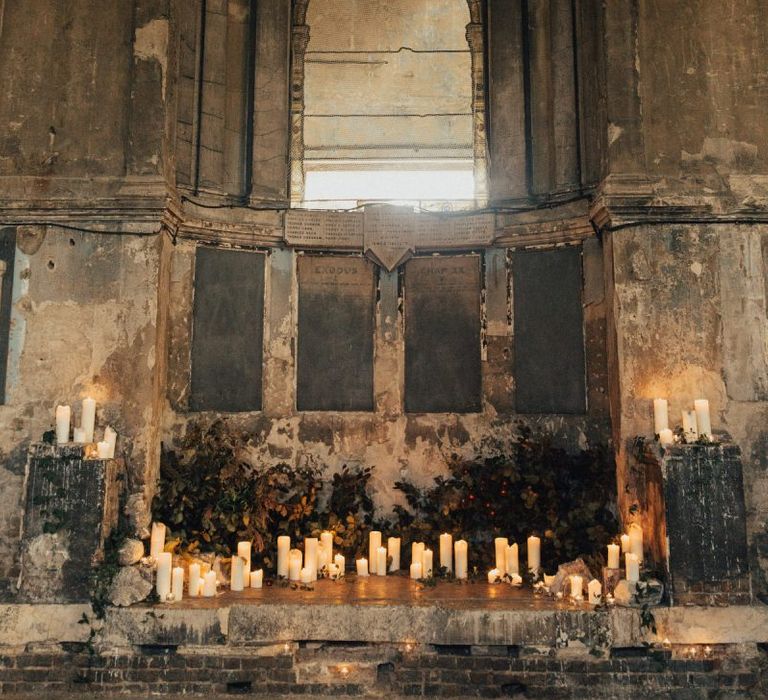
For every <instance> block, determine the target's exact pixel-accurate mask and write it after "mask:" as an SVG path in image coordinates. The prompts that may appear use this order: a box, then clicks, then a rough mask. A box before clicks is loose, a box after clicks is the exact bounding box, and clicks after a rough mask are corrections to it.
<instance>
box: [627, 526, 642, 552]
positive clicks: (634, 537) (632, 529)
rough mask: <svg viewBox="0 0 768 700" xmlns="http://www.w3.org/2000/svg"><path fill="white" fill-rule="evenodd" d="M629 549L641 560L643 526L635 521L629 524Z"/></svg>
mask: <svg viewBox="0 0 768 700" xmlns="http://www.w3.org/2000/svg"><path fill="white" fill-rule="evenodd" d="M629 551H630V552H632V554H635V555H636V556H637V559H638V561H643V528H642V527H641V526H640V525H638V524H637V523H632V524H631V525H630V526H629Z"/></svg>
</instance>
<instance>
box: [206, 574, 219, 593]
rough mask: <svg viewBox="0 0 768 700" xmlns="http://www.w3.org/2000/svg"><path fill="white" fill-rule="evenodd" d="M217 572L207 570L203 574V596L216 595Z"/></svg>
mask: <svg viewBox="0 0 768 700" xmlns="http://www.w3.org/2000/svg"><path fill="white" fill-rule="evenodd" d="M216 583H217V582H216V572H215V571H206V573H205V575H204V576H203V597H204V598H213V596H215V595H216Z"/></svg>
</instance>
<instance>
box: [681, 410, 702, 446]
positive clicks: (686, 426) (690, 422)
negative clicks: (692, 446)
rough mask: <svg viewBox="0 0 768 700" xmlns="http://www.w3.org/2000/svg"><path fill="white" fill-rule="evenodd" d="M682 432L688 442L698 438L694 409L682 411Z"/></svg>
mask: <svg viewBox="0 0 768 700" xmlns="http://www.w3.org/2000/svg"><path fill="white" fill-rule="evenodd" d="M683 434H684V435H685V439H686V440H687V441H688V442H695V441H696V440H698V438H699V428H698V423H697V422H696V411H683Z"/></svg>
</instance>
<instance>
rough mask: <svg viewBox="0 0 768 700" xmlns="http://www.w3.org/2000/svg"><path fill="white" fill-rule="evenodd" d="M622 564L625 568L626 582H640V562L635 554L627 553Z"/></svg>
mask: <svg viewBox="0 0 768 700" xmlns="http://www.w3.org/2000/svg"><path fill="white" fill-rule="evenodd" d="M624 563H625V567H626V576H627V581H629V582H630V583H637V582H638V581H639V580H640V560H639V559H638V558H637V555H636V554H632V552H627V553H626V554H625V555H624Z"/></svg>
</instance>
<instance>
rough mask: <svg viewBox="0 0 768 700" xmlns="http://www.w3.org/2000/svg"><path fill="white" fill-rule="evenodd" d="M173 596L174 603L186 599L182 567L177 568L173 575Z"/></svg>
mask: <svg viewBox="0 0 768 700" xmlns="http://www.w3.org/2000/svg"><path fill="white" fill-rule="evenodd" d="M171 594H172V595H173V602H174V603H178V602H179V601H180V600H181V599H182V598H183V597H184V569H182V568H181V567H180V566H177V567H175V568H174V570H173V572H172V574H171Z"/></svg>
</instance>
